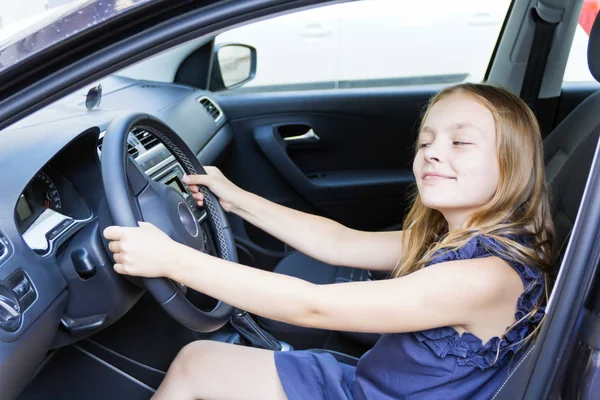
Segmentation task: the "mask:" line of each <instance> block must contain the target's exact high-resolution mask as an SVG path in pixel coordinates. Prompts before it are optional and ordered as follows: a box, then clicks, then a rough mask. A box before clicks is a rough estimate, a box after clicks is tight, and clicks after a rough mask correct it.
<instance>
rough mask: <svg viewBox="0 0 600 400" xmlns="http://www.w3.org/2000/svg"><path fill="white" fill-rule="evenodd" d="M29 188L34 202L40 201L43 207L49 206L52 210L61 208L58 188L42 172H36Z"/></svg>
mask: <svg viewBox="0 0 600 400" xmlns="http://www.w3.org/2000/svg"><path fill="white" fill-rule="evenodd" d="M31 190H32V192H33V193H32V194H33V197H34V199H35V200H36V202H40V203H41V204H42V205H43V207H44V208H50V209H52V210H54V211H59V212H60V210H61V209H62V202H61V200H60V194H59V193H58V188H57V187H56V185H55V184H54V182H53V181H52V179H50V177H49V176H48V175H46V174H45V173H44V172H40V173H38V174H37V175H36V176H35V178H34V179H33V182H32V185H31Z"/></svg>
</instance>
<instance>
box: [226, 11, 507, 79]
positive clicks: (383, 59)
mask: <svg viewBox="0 0 600 400" xmlns="http://www.w3.org/2000/svg"><path fill="white" fill-rule="evenodd" d="M509 5H510V0H486V1H481V0H457V1H447V0H430V1H413V0H363V1H355V2H348V3H343V4H334V5H329V6H324V7H319V8H313V9H309V10H302V11H298V12H294V13H292V14H287V15H283V16H278V17H275V18H271V19H268V20H263V21H260V22H256V23H252V24H249V25H245V26H242V27H238V28H235V29H232V30H230V31H227V32H224V33H222V34H220V35H219V36H217V38H216V40H215V42H216V44H224V43H240V44H247V45H250V46H254V47H255V48H256V50H257V59H258V66H257V70H256V76H255V78H254V79H253V80H252V81H250V82H249V83H247V84H246V85H244V86H243V87H242V88H241V89H237V90H244V91H248V90H259V91H266V90H293V89H343V88H353V87H386V86H408V85H425V84H454V83H458V82H465V81H471V82H477V81H481V80H482V79H483V78H484V75H485V71H486V69H487V66H488V63H489V61H490V57H491V55H492V52H493V49H494V46H495V44H496V41H497V39H498V34H499V32H500V29H501V27H502V24H503V22H504V19H505V17H506V13H507V11H508V7H509Z"/></svg>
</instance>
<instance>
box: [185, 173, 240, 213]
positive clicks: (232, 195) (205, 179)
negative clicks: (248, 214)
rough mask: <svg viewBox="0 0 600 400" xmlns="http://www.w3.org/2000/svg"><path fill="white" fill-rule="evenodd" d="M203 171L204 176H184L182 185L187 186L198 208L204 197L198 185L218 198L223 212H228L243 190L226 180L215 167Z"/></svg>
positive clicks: (202, 203)
mask: <svg viewBox="0 0 600 400" xmlns="http://www.w3.org/2000/svg"><path fill="white" fill-rule="evenodd" d="M204 170H205V171H206V175H184V176H183V179H182V181H183V183H184V184H186V185H187V187H188V189H189V191H190V192H191V193H192V196H193V197H194V199H195V200H196V202H197V203H198V205H199V206H203V205H204V195H203V194H202V192H201V191H200V189H199V188H198V185H202V186H206V187H207V188H208V189H210V191H211V192H213V193H214V195H215V196H217V197H218V198H219V203H221V207H223V209H224V210H225V211H227V212H230V211H231V210H232V208H233V207H234V204H235V200H236V199H238V198H239V197H240V195H241V194H243V190H242V189H241V188H240V187H238V186H236V185H235V184H233V183H232V182H231V181H230V180H229V179H227V178H226V177H225V175H223V173H222V172H221V171H219V169H218V168H217V167H204Z"/></svg>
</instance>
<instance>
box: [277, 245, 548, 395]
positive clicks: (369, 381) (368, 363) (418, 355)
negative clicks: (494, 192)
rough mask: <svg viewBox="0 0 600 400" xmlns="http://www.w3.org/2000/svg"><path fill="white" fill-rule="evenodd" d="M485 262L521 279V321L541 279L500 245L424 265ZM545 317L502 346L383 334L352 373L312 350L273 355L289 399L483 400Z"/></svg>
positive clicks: (429, 333) (424, 334) (435, 335)
mask: <svg viewBox="0 0 600 400" xmlns="http://www.w3.org/2000/svg"><path fill="white" fill-rule="evenodd" d="M489 256H498V257H500V258H503V259H504V260H505V261H506V262H508V263H509V264H510V265H511V266H512V267H513V268H514V269H515V270H516V271H517V273H518V274H519V276H520V277H521V279H522V280H523V285H524V287H525V291H524V292H523V294H522V295H521V296H520V297H519V300H518V303H517V312H516V314H515V319H516V321H519V320H521V318H522V317H524V316H525V315H527V314H528V313H529V312H531V311H532V310H533V309H534V308H535V305H536V304H537V302H538V300H539V299H540V296H542V294H543V291H544V280H543V276H542V273H541V271H539V270H537V269H534V268H531V267H529V266H526V265H523V264H519V263H515V262H513V261H511V260H509V259H507V257H506V251H503V249H502V245H501V244H500V243H498V242H496V241H495V240H493V239H491V238H488V237H485V236H475V237H474V238H472V239H471V240H469V241H468V242H467V243H466V244H465V245H464V246H463V247H461V248H460V249H458V250H454V251H445V252H443V253H441V254H440V255H439V256H437V257H434V260H433V261H432V262H431V263H429V264H428V265H432V264H436V263H440V262H445V261H453V260H465V259H472V258H483V257H489ZM543 315H544V308H543V307H542V308H541V309H539V310H538V311H537V312H536V313H535V314H534V315H533V316H532V317H531V318H530V319H528V320H524V321H521V322H520V323H519V324H517V325H516V326H515V327H514V328H513V329H511V330H510V331H509V332H508V333H507V334H506V335H504V337H503V338H502V340H500V338H498V337H494V338H492V339H490V340H489V341H488V342H487V343H485V344H484V343H482V341H481V340H480V339H479V338H478V337H477V336H475V335H473V334H471V333H468V332H465V333H463V334H462V336H461V335H459V333H458V332H457V331H456V330H455V329H453V328H451V327H442V328H435V329H428V330H425V331H421V332H409V333H392V334H384V335H382V337H381V338H380V339H379V341H378V342H377V343H376V344H375V346H374V347H373V348H372V349H371V350H369V351H368V352H367V353H365V354H364V355H363V356H362V357H361V359H360V360H359V362H358V365H357V366H356V367H353V366H349V365H346V364H342V363H339V362H338V361H337V360H336V359H335V358H333V356H332V355H331V354H327V353H313V352H311V351H292V352H276V353H275V365H276V367H277V372H278V374H279V378H280V380H281V383H282V385H283V388H284V390H285V393H286V395H287V397H288V399H290V400H297V399H298V400H299V399H311V400H321V399H323V400H325V399H327V400H338V399H355V400H362V399H369V400H374V399H378V400H379V399H381V400H387V399H419V400H421V399H444V400H451V399H489V398H491V397H492V396H493V395H494V393H495V392H496V391H497V390H498V389H499V388H500V386H501V385H502V382H503V381H504V380H505V379H506V378H507V376H508V373H509V367H510V366H511V365H512V367H513V368H514V366H516V363H517V362H518V360H519V359H520V357H521V356H522V352H523V351H522V350H519V348H520V347H521V346H520V345H521V341H522V340H523V339H524V338H525V337H527V335H529V334H530V333H531V332H532V330H533V329H534V327H535V326H536V325H537V324H538V323H539V322H540V320H541V318H542V317H543ZM498 347H499V348H500V351H499V353H498ZM496 358H497V360H496Z"/></svg>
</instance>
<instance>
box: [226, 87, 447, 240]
mask: <svg viewBox="0 0 600 400" xmlns="http://www.w3.org/2000/svg"><path fill="white" fill-rule="evenodd" d="M439 90H440V87H433V86H429V87H426V88H423V87H421V88H410V87H408V88H407V87H404V88H385V89H360V90H337V91H306V92H287V93H276V92H275V93H242V94H235V93H229V94H227V95H222V96H219V98H218V99H217V100H218V102H219V105H220V106H221V108H222V109H223V111H224V112H225V114H226V115H227V117H228V120H229V123H230V125H231V127H232V130H233V132H234V137H235V140H234V142H235V145H234V146H233V147H234V150H233V156H232V157H230V159H229V161H228V162H227V163H225V164H224V165H223V166H222V167H223V168H224V169H226V170H227V175H228V176H230V177H231V179H232V180H233V181H234V182H236V183H237V184H239V185H240V186H242V187H243V188H245V189H247V190H250V191H252V192H254V193H257V194H259V195H261V196H263V197H266V198H268V199H270V200H272V201H275V202H277V203H280V204H283V205H286V206H290V207H293V208H295V209H299V210H303V211H307V212H311V213H316V214H319V215H322V216H325V217H328V218H332V219H334V220H336V221H339V222H340V223H343V224H345V225H347V226H350V227H353V228H356V229H364V230H379V229H383V228H385V227H387V226H390V225H394V224H398V223H401V222H402V220H403V218H404V213H405V210H406V208H407V206H408V201H409V198H410V196H409V194H410V192H411V187H412V185H411V184H412V183H413V182H414V176H413V173H412V158H413V144H414V141H415V138H416V132H417V128H418V122H419V119H420V116H421V112H422V109H423V106H424V105H426V103H427V101H428V99H429V98H430V97H431V96H432V95H434V94H435V93H437V91H439ZM309 132H311V133H314V135H315V136H316V137H318V140H316V139H315V138H314V137H312V138H311V139H309V140H304V141H301V143H300V144H298V143H297V142H296V143H294V141H290V140H289V139H290V138H298V137H302V135H305V134H307V133H309ZM285 139H288V140H287V141H286V140H285ZM249 230H252V229H251V228H249ZM255 239H256V241H258V242H261V241H262V240H264V238H256V237H255ZM259 244H260V243H259ZM271 248H272V246H271ZM277 249H278V250H280V248H277Z"/></svg>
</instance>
